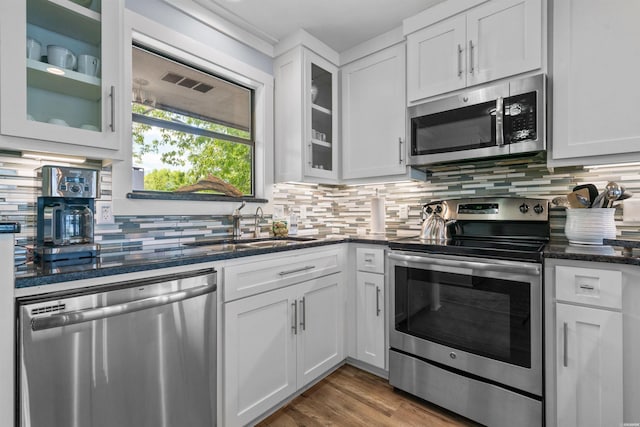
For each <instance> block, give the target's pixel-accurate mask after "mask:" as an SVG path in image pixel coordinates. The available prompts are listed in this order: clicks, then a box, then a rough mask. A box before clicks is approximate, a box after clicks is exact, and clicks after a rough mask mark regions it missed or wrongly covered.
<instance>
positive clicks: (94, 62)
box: [78, 55, 100, 77]
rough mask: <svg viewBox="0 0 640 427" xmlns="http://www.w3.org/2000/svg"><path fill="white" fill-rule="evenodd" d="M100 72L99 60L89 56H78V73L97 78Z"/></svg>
mask: <svg viewBox="0 0 640 427" xmlns="http://www.w3.org/2000/svg"><path fill="white" fill-rule="evenodd" d="M99 71H100V60H99V59H98V58H96V57H95V56H91V55H80V56H78V72H79V73H82V74H86V75H88V76H94V77H95V76H97V75H98V72H99Z"/></svg>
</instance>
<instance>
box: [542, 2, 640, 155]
mask: <svg viewBox="0 0 640 427" xmlns="http://www.w3.org/2000/svg"><path fill="white" fill-rule="evenodd" d="M552 7H553V63H552V80H551V82H552V84H553V140H552V160H551V161H550V163H551V164H554V165H559V166H561V165H576V164H578V165H580V164H598V163H614V162H618V161H621V162H629V161H638V160H640V120H638V105H639V102H640V85H638V84H637V80H638V69H639V67H640V43H638V40H640V26H639V25H638V17H639V16H640V2H638V1H628V0H610V1H604V0H563V1H555V2H552Z"/></svg>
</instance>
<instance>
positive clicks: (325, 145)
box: [304, 51, 338, 178]
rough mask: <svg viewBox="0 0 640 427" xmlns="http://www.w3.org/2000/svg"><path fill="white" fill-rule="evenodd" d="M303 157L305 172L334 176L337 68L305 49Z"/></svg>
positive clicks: (312, 174) (321, 176) (335, 167)
mask: <svg viewBox="0 0 640 427" xmlns="http://www.w3.org/2000/svg"><path fill="white" fill-rule="evenodd" d="M304 63H305V79H304V81H305V85H306V89H307V90H306V97H305V99H306V100H307V102H306V103H305V105H306V106H307V107H306V108H307V111H306V112H305V116H306V123H307V126H306V130H305V131H306V133H307V141H308V142H307V154H306V156H307V159H306V168H305V170H306V172H305V175H308V176H315V177H320V178H335V177H336V176H337V175H336V174H337V170H338V164H337V145H338V133H337V113H338V110H337V107H338V105H337V95H338V94H337V74H338V73H337V68H336V67H335V66H334V65H333V64H331V63H329V62H327V61H325V60H324V59H322V58H320V57H318V56H317V55H314V54H313V53H311V52H309V51H305V60H304Z"/></svg>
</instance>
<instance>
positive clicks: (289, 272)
mask: <svg viewBox="0 0 640 427" xmlns="http://www.w3.org/2000/svg"><path fill="white" fill-rule="evenodd" d="M314 268H316V266H315V265H305V266H304V267H300V268H294V269H293V270H285V271H281V272H280V273H278V274H279V275H280V276H286V275H287V274H293V273H299V272H301V271H306V270H312V269H314Z"/></svg>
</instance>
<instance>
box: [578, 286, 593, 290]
mask: <svg viewBox="0 0 640 427" xmlns="http://www.w3.org/2000/svg"><path fill="white" fill-rule="evenodd" d="M580 289H586V290H588V291H592V290H594V289H595V288H594V287H593V286H591V285H580Z"/></svg>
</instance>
